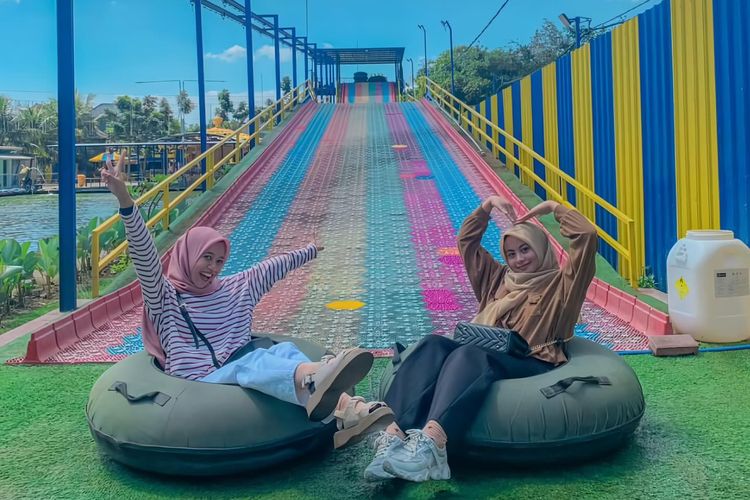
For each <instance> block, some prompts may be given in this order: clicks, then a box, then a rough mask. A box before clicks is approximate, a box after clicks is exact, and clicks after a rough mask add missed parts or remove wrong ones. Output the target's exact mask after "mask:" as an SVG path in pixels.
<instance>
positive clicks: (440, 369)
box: [385, 335, 554, 441]
mask: <svg viewBox="0 0 750 500" xmlns="http://www.w3.org/2000/svg"><path fill="white" fill-rule="evenodd" d="M553 367H554V365H552V364H551V363H546V362H544V361H540V360H538V359H536V358H532V357H529V358H516V357H514V356H511V355H508V354H499V353H492V352H490V351H485V350H484V349H481V348H479V347H476V346H471V345H462V344H459V343H458V342H456V341H454V340H451V339H448V338H445V337H441V336H439V335H428V336H426V337H425V338H423V339H422V340H421V341H420V342H419V344H417V347H416V348H415V349H414V351H413V352H412V353H411V354H410V355H409V357H408V358H406V359H405V360H404V361H403V362H402V364H401V366H400V367H399V369H398V372H397V373H396V376H395V377H394V379H393V382H392V383H391V387H390V388H389V389H388V393H387V394H386V396H385V402H386V403H387V404H388V406H390V407H391V409H393V412H394V414H395V417H396V423H397V424H398V425H399V427H401V428H402V429H404V430H406V429H421V428H422V427H424V425H425V424H426V423H427V421H429V420H435V421H437V422H438V423H439V424H440V425H441V426H442V427H443V429H444V430H445V433H446V435H447V436H448V439H449V440H456V441H457V440H460V439H461V438H462V437H463V435H464V434H465V433H466V431H467V430H468V427H469V425H470V424H471V423H472V421H473V419H474V416H475V415H476V412H477V411H478V410H479V408H480V407H481V406H482V403H483V402H484V398H485V396H486V395H487V390H488V389H489V387H490V385H492V383H493V382H495V381H496V380H502V379H509V378H523V377H530V376H532V375H539V374H540V373H545V372H547V371H549V370H551V369H552V368H553Z"/></svg>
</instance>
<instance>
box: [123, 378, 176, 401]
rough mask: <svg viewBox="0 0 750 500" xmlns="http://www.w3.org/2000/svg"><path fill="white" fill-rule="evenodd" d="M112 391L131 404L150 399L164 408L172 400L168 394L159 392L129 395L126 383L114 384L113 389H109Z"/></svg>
mask: <svg viewBox="0 0 750 500" xmlns="http://www.w3.org/2000/svg"><path fill="white" fill-rule="evenodd" d="M109 390H110V391H115V392H119V393H120V394H122V395H123V397H124V398H125V399H127V400H128V401H130V402H131V403H135V402H136V401H142V400H144V399H150V400H151V401H153V402H154V403H156V404H158V405H159V406H164V405H165V404H167V401H169V400H170V399H172V396H168V395H167V394H164V393H163V392H159V391H153V392H146V393H144V394H140V395H138V396H135V395H133V394H130V393H128V384H126V383H125V382H121V381H119V380H118V381H117V382H115V383H114V384H112V387H110V388H109Z"/></svg>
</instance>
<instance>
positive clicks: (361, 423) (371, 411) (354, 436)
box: [333, 396, 393, 448]
mask: <svg viewBox="0 0 750 500" xmlns="http://www.w3.org/2000/svg"><path fill="white" fill-rule="evenodd" d="M333 415H334V416H335V417H336V426H337V427H338V429H339V431H338V432H336V434H334V435H333V447H334V448H341V447H342V446H344V445H346V444H354V443H356V442H359V441H361V440H362V439H363V438H364V437H365V436H366V435H367V434H371V433H373V432H378V431H382V430H384V429H385V428H386V427H388V426H389V425H391V423H393V410H391V409H390V408H389V407H388V405H386V404H385V403H381V402H378V401H372V402H370V403H367V402H365V398H363V397H361V396H354V397H352V398H351V399H349V403H348V404H347V405H346V408H344V409H343V410H336V411H335V412H334V413H333Z"/></svg>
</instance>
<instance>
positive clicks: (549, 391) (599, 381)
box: [539, 376, 612, 399]
mask: <svg viewBox="0 0 750 500" xmlns="http://www.w3.org/2000/svg"><path fill="white" fill-rule="evenodd" d="M573 382H583V383H585V384H596V385H612V382H610V380H609V378H607V377H593V376H588V377H568V378H564V379H562V380H559V381H558V382H557V383H556V384H552V385H550V386H549V387H542V388H541V389H539V391H540V392H541V393H542V394H544V396H545V397H546V398H547V399H550V398H553V397H555V396H557V395H558V394H561V393H563V392H565V391H566V390H568V387H570V386H571V385H573Z"/></svg>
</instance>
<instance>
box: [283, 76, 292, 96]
mask: <svg viewBox="0 0 750 500" xmlns="http://www.w3.org/2000/svg"><path fill="white" fill-rule="evenodd" d="M281 91H282V92H283V93H284V94H288V93H289V92H291V91H292V79H291V78H289V77H288V76H285V77H284V78H282V79H281Z"/></svg>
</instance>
